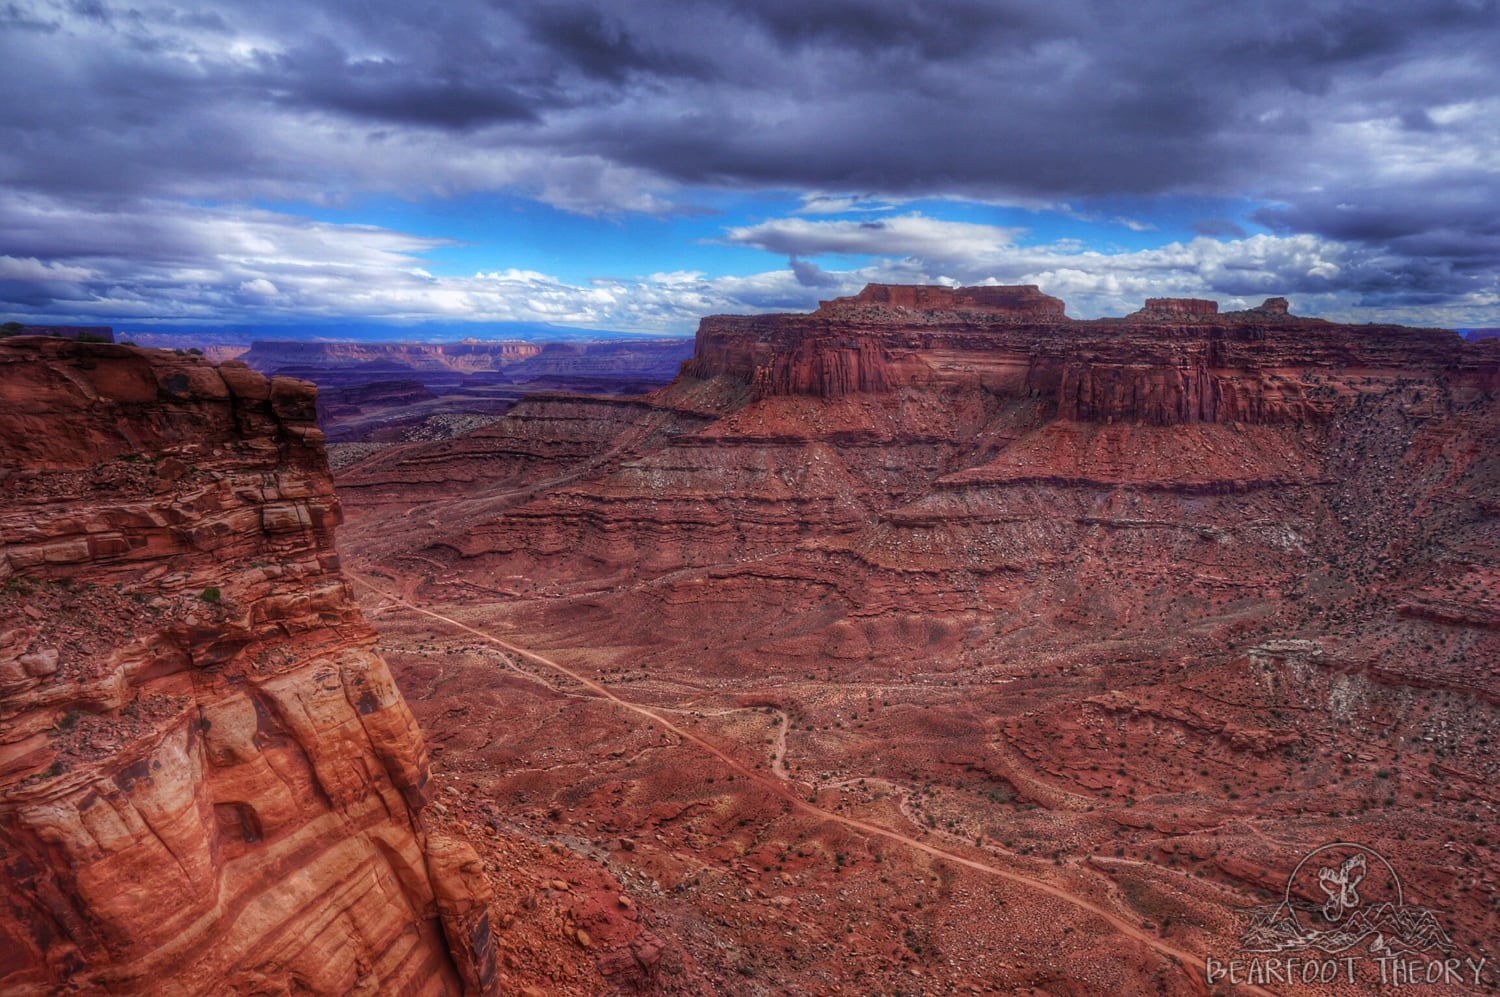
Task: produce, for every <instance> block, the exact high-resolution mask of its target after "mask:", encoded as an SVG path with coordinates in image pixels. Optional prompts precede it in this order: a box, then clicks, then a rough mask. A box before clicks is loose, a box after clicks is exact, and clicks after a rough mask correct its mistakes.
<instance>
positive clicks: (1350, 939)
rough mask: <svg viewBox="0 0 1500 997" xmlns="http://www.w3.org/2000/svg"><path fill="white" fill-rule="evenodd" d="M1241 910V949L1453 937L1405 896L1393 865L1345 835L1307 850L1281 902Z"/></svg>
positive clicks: (1409, 945)
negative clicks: (1244, 918)
mask: <svg viewBox="0 0 1500 997" xmlns="http://www.w3.org/2000/svg"><path fill="white" fill-rule="evenodd" d="M1244 913H1245V914H1247V915H1248V916H1249V918H1250V923H1249V926H1248V927H1247V928H1246V929H1245V933H1244V935H1243V936H1241V938H1240V948H1241V950H1243V951H1246V952H1301V951H1312V950H1316V951H1319V952H1324V953H1327V954H1329V955H1334V954H1337V953H1341V952H1346V951H1348V950H1350V949H1353V948H1355V947H1356V946H1360V945H1362V944H1363V943H1365V942H1366V940H1368V941H1369V944H1368V949H1369V951H1370V952H1371V953H1374V954H1381V953H1388V952H1392V953H1393V952H1427V951H1431V950H1433V949H1443V950H1446V949H1449V948H1451V947H1452V945H1453V940H1452V939H1451V938H1450V937H1448V933H1447V932H1446V931H1444V930H1443V926H1442V925H1441V924H1440V923H1439V922H1438V919H1437V915H1436V914H1434V913H1433V912H1432V911H1431V910H1429V909H1428V908H1426V907H1418V906H1414V905H1408V904H1407V903H1406V902H1405V898H1404V896H1403V895H1402V891H1401V880H1400V878H1399V877H1398V876H1397V875H1396V870H1395V869H1394V868H1393V867H1392V866H1391V864H1390V863H1389V862H1387V861H1386V860H1385V858H1384V857H1383V856H1382V855H1381V854H1380V853H1379V852H1376V851H1375V850H1374V849H1371V848H1366V847H1365V846H1363V845H1355V844H1350V843H1348V842H1335V843H1334V844H1331V845H1323V846H1322V847H1320V848H1316V849H1314V850H1313V851H1311V852H1309V853H1308V854H1307V855H1306V856H1304V857H1303V859H1302V861H1301V862H1299V863H1297V867H1296V868H1295V869H1293V870H1292V874H1291V876H1289V877H1288V878H1287V885H1286V893H1285V895H1284V896H1283V897H1282V900H1281V902H1280V903H1278V904H1271V905H1268V906H1263V907H1252V908H1249V909H1247V910H1246V911H1245V912H1244Z"/></svg>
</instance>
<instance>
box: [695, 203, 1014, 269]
mask: <svg viewBox="0 0 1500 997" xmlns="http://www.w3.org/2000/svg"><path fill="white" fill-rule="evenodd" d="M1019 234H1020V230H1019V229H1012V228H1001V227H1000V226H997V225H979V224H975V223H973V222H952V221H943V220H941V219H937V218H928V217H927V216H925V215H923V214H921V213H920V212H912V213H910V214H905V215H897V216H895V217H892V218H874V219H869V220H865V221H857V220H838V221H810V220H808V219H805V218H779V219H775V220H773V221H768V222H761V223H760V224H758V225H746V226H738V227H735V228H731V229H729V231H728V232H727V233H725V236H724V238H725V241H727V242H732V243H738V244H740V245H745V246H755V247H757V248H760V249H764V250H767V251H768V252H772V253H776V254H778V255H784V256H818V255H821V254H824V253H835V254H840V255H852V256H911V257H917V258H922V259H931V260H948V259H973V258H975V257H983V256H989V255H994V254H998V253H1000V252H1002V251H1003V250H1005V249H1007V248H1008V247H1009V246H1010V245H1011V244H1012V243H1013V242H1014V241H1015V239H1016V237H1017V235H1019Z"/></svg>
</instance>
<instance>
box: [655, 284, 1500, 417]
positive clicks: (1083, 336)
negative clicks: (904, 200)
mask: <svg viewBox="0 0 1500 997" xmlns="http://www.w3.org/2000/svg"><path fill="white" fill-rule="evenodd" d="M1497 353H1500V351H1496V350H1489V351H1485V350H1482V349H1477V348H1475V347H1474V346H1466V345H1465V344H1464V342H1463V341H1462V339H1461V338H1460V337H1459V336H1458V335H1457V334H1455V333H1452V332H1448V331H1445V330H1440V329H1411V328H1404V327H1401V326H1375V325H1365V326H1351V325H1339V324H1336V323H1333V322H1326V321H1323V320H1322V319H1315V318H1304V317H1299V316H1295V315H1292V314H1291V313H1290V310H1289V305H1288V302H1287V300H1286V299H1285V298H1268V299H1266V301H1265V302H1264V303H1263V304H1261V305H1259V306H1257V307H1255V308H1249V309H1245V310H1242V311H1232V312H1220V311H1219V306H1218V304H1217V302H1214V301H1209V300H1204V299H1197V298H1152V299H1150V300H1148V301H1147V302H1146V305H1145V307H1144V308H1142V309H1140V310H1139V311H1137V312H1134V313H1132V314H1130V315H1128V316H1126V317H1124V318H1106V319H1094V320H1087V321H1081V320H1075V319H1070V318H1068V317H1067V315H1066V314H1065V313H1064V306H1063V302H1061V301H1060V300H1058V299H1057V298H1053V297H1050V296H1048V295H1045V294H1043V293H1042V292H1041V291H1040V290H1038V289H1037V288H1036V287H1034V286H1031V285H1025V286H1019V287H959V288H952V287H935V286H910V287H903V286H893V285H887V284H871V285H869V286H867V287H866V288H865V289H864V290H863V291H861V292H860V293H859V294H857V295H855V296H853V297H848V298H837V299H835V300H833V301H825V302H823V303H822V304H821V305H820V306H819V308H818V310H817V311H815V312H813V313H812V314H809V315H753V316H745V315H714V316H710V317H708V318H705V319H704V320H703V321H702V323H701V324H700V325H699V328H698V337H697V340H696V342H695V344H694V351H693V357H692V359H691V360H689V361H688V363H687V364H686V365H685V366H684V367H683V373H684V374H685V375H686V376H688V377H696V378H713V377H726V378H729V379H731V380H736V381H739V382H741V383H743V384H745V385H747V386H749V387H750V393H751V397H752V399H761V398H768V397H774V396H778V395H812V396H815V397H823V398H834V397H839V396H842V395H847V394H851V393H855V392H889V391H895V390H900V389H904V388H911V387H920V388H922V389H924V390H982V391H984V392H986V393H988V394H990V395H993V396H1000V397H1005V396H1009V397H1031V398H1039V399H1042V400H1043V401H1045V402H1049V403H1050V404H1051V405H1052V406H1054V411H1055V413H1056V415H1057V416H1058V417H1060V418H1064V419H1070V420H1077V421H1086V422H1109V421H1116V420H1123V421H1129V422H1139V423H1146V424H1150V425H1175V424H1178V423H1183V422H1243V423H1272V422H1297V421H1306V420H1320V419H1324V418H1328V417H1330V416H1332V415H1334V414H1336V413H1338V412H1340V411H1343V410H1344V409H1345V408H1347V407H1348V406H1350V405H1352V404H1353V403H1354V402H1355V401H1356V400H1357V399H1358V398H1359V397H1360V395H1362V394H1366V393H1369V392H1372V391H1378V390H1383V389H1384V386H1388V385H1389V384H1390V383H1392V382H1393V381H1394V380H1396V379H1400V378H1406V379H1412V378H1416V379H1419V380H1420V379H1428V380H1435V379H1438V378H1445V379H1446V381H1445V383H1446V384H1447V385H1448V387H1447V388H1445V389H1444V390H1452V391H1455V392H1458V393H1463V392H1469V393H1471V394H1472V393H1473V392H1474V391H1481V392H1482V391H1488V390H1493V388H1492V387H1489V386H1487V385H1490V386H1492V385H1493V383H1494V381H1495V379H1496V376H1497V375H1496V372H1495V367H1496V361H1497ZM1450 375H1451V376H1450Z"/></svg>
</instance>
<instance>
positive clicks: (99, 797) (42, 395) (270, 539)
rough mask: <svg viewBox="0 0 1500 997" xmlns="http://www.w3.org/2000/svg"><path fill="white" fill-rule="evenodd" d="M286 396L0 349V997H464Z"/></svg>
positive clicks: (44, 347)
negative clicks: (99, 996) (388, 996)
mask: <svg viewBox="0 0 1500 997" xmlns="http://www.w3.org/2000/svg"><path fill="white" fill-rule="evenodd" d="M313 403H314V392H313V388H312V386H311V385H309V384H306V383H305V382H300V381H293V380H290V379H286V378H276V379H273V380H270V381H268V380H267V379H265V378H264V377H262V376H261V375H259V374H256V373H254V372H253V371H251V370H250V369H249V368H247V367H245V366H243V365H237V364H226V365H224V366H222V367H219V368H215V367H212V366H210V365H208V364H207V363H205V362H202V361H200V360H196V359H193V358H189V357H178V356H174V355H172V354H171V353H168V352H166V351H161V350H137V349H133V348H129V347H124V346H112V345H89V344H78V343H71V342H62V341H43V340H37V339H29V340H12V341H10V342H7V343H4V344H0V482H3V492H4V498H5V502H4V506H3V511H0V588H3V591H0V863H3V867H0V868H3V875H0V991H3V992H4V993H6V994H17V995H23V994H38V995H39V994H50V993H59V992H64V991H66V992H73V991H75V990H79V991H87V992H106V993H114V994H148V993H149V994H252V993H253V994H291V993H318V994H342V993H403V994H428V995H437V994H454V995H456V994H459V993H484V992H491V991H492V990H493V989H494V986H493V983H492V980H493V977H494V967H493V952H492V947H491V943H490V937H489V923H488V920H487V914H486V913H485V910H484V900H485V887H483V886H482V885H481V884H482V877H481V876H479V875H478V871H479V870H478V868H477V862H476V859H475V855H474V852H473V850H472V848H470V847H469V846H468V845H467V844H466V843H464V842H462V841H456V840H452V839H439V838H437V837H436V836H431V837H429V836H428V835H427V834H426V832H425V831H424V829H423V821H422V816H421V810H422V807H423V805H424V802H425V790H424V784H425V782H426V780H427V772H428V768H427V755H426V749H425V747H424V745H423V741H422V737H421V734H420V732H419V730H418V729H417V726H416V723H415V721H414V720H413V718H412V715H411V713H410V711H409V710H408V708H407V706H406V703H405V701H404V700H403V699H402V697H401V694H400V692H399V691H398V690H397V689H396V687H395V685H394V684H393V682H392V680H391V676H390V673H389V672H388V671H387V668H386V664H385V662H384V661H383V660H382V659H381V657H380V656H379V655H378V654H376V653H375V651H374V650H373V644H374V639H375V638H374V633H373V631H372V630H371V629H370V627H369V625H368V624H367V623H366V622H365V620H364V618H363V617H362V616H361V614H360V613H359V611H358V609H357V608H356V607H355V605H354V602H353V600H352V598H351V594H350V590H349V586H348V583H347V582H346V581H345V579H344V578H343V576H342V575H341V574H340V570H339V561H338V557H337V555H336V554H335V553H334V549H333V544H332V530H333V527H334V525H335V524H336V523H337V522H338V521H339V518H340V514H339V507H338V504H337V501H336V499H335V497H334V494H333V485H332V481H331V479H330V477H329V474H328V470H327V465H326V462H325V459H324V455H323V448H322V440H321V434H320V433H319V432H318V430H317V429H316V428H314V427H313V424H312V419H313V408H314V404H313Z"/></svg>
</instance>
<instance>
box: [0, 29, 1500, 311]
mask: <svg viewBox="0 0 1500 997" xmlns="http://www.w3.org/2000/svg"><path fill="white" fill-rule="evenodd" d="M870 281H886V282H898V283H946V284H981V283H1001V284H1017V283H1024V284H1037V285H1040V286H1041V288H1042V290H1044V291H1045V292H1047V293H1049V294H1052V295H1055V296H1057V297H1060V298H1062V299H1063V300H1064V301H1065V302H1067V305H1068V314H1069V315H1072V316H1074V317H1077V318H1091V317H1097V316H1101V315H1123V314H1127V313H1128V312H1130V311H1134V310H1135V309H1137V308H1139V307H1140V305H1141V303H1142V302H1143V301H1144V299H1145V298H1147V297H1160V296H1173V297H1205V298H1213V299H1216V300H1218V301H1219V302H1220V303H1221V307H1223V308H1225V309H1229V308H1239V307H1248V306H1252V305H1255V304H1258V303H1259V302H1260V301H1261V300H1262V299H1263V298H1265V297H1268V296H1274V295H1283V296H1286V297H1287V298H1289V299H1291V301H1292V308H1293V311H1294V312H1296V313H1298V314H1307V315H1319V316H1322V317H1325V318H1330V319H1335V320H1339V321H1351V322H1403V323H1408V324H1417V325H1432V326H1446V327H1455V328H1458V327H1475V326H1500V0H1420V2H1416V0H1399V2H1368V0H1366V2H1359V3H1354V2H1336V0H1286V2H1283V0H1237V2H1226V0H1203V2H1187V0H1092V2H1083V0H900V2H898V0H614V2H606V0H431V2H419V0H357V2H356V0H338V2H334V0H255V2H254V3H251V2H245V0H240V2H232V3H231V2H213V0H206V2H192V0H181V2H175V3H171V4H162V3H157V2H155V0H135V2H130V0H125V2H114V0H67V2H38V0H0V319H12V320H19V321H29V322H84V323H93V324H113V325H116V326H117V327H121V328H125V329H129V328H146V327H158V328H160V327H167V328H189V329H213V328H219V327H255V328H260V327H274V326H280V325H297V324H300V325H306V324H317V323H329V324H339V325H340V327H343V328H348V327H353V326H359V327H363V326H364V325H368V326H371V327H381V326H389V327H393V328H397V329H399V328H403V327H407V328H411V327H417V326H418V325H420V324H421V323H449V324H452V323H458V324H460V325H461V326H463V327H464V328H469V327H471V326H472V328H474V329H475V330H476V331H482V330H485V329H488V328H491V327H494V328H499V327H502V326H503V324H504V323H550V324H555V325H562V326H571V327H577V328H584V329H612V330H626V331H632V332H643V333H652V334H687V333H690V332H691V331H692V330H693V328H694V327H695V326H696V323H697V320H698V318H699V317H700V316H702V315H705V314H713V313H723V312H759V311H801V310H806V309H810V308H812V307H815V306H816V303H817V302H818V301H819V300H820V299H827V298H831V297H835V296H838V295H841V294H852V293H855V292H857V291H858V290H859V288H860V287H862V286H863V285H864V284H865V283H867V282H870Z"/></svg>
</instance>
